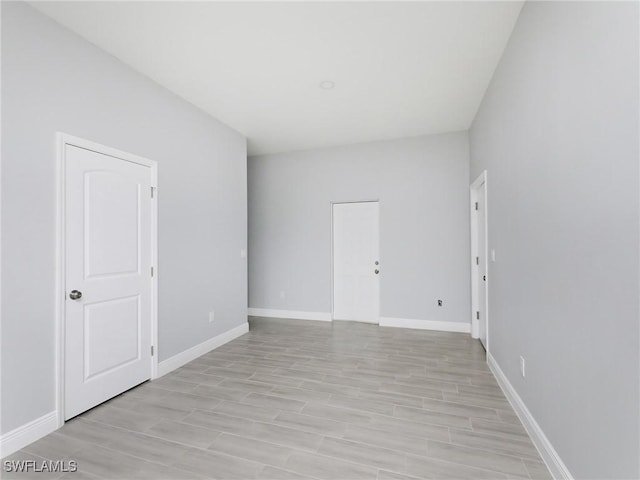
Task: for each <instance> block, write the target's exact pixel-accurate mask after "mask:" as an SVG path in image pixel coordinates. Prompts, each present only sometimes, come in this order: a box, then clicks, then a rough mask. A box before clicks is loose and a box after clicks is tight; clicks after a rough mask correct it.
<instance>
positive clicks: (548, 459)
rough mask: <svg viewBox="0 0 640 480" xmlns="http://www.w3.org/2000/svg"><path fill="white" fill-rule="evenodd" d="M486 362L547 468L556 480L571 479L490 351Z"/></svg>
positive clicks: (567, 470)
mask: <svg viewBox="0 0 640 480" xmlns="http://www.w3.org/2000/svg"><path fill="white" fill-rule="evenodd" d="M487 363H488V364H489V368H490V369H491V371H492V372H493V375H494V376H495V377H496V380H497V381H498V385H500V388H502V391H503V392H504V394H505V396H506V397H507V400H509V403H510V404H511V406H512V407H513V409H514V410H515V412H516V414H517V415H518V418H519V419H520V421H521V422H522V425H524V428H525V429H526V430H527V433H528V434H529V436H530V437H531V440H532V441H533V444H534V445H535V446H536V448H537V449H538V452H540V456H541V457H542V460H544V463H545V464H546V465H547V468H549V471H550V472H551V475H552V476H553V478H555V479H556V480H573V476H572V475H571V472H569V469H568V468H567V466H566V465H565V464H564V462H563V461H562V459H561V458H560V456H559V455H558V452H556V450H555V448H553V445H551V442H550V441H549V439H548V438H547V436H546V435H545V434H544V432H543V431H542V428H540V425H538V422H536V420H535V418H533V415H531V412H530V411H529V409H528V408H527V406H526V405H525V403H524V402H523V401H522V399H521V398H520V395H518V393H517V392H516V390H515V389H514V388H513V385H511V382H509V380H508V379H507V377H506V375H505V374H504V372H503V371H502V369H501V368H500V366H499V365H498V362H496V360H495V358H493V357H492V356H491V354H490V353H488V354H487Z"/></svg>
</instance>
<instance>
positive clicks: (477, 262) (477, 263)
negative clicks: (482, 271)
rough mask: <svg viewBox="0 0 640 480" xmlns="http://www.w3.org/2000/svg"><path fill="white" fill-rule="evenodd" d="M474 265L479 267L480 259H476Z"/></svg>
mask: <svg viewBox="0 0 640 480" xmlns="http://www.w3.org/2000/svg"><path fill="white" fill-rule="evenodd" d="M476 265H480V257H476Z"/></svg>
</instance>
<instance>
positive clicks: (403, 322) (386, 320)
mask: <svg viewBox="0 0 640 480" xmlns="http://www.w3.org/2000/svg"><path fill="white" fill-rule="evenodd" d="M380 326H381V327H397V328H414V329H418V330H439V331H441V332H463V333H469V332H471V325H470V324H468V323H466V322H443V321H439V320H418V319H415V318H393V317H380Z"/></svg>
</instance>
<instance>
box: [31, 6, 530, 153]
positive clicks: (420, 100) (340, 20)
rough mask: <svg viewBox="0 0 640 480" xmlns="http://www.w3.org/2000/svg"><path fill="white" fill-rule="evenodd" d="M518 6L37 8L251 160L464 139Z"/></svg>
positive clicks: (507, 36) (518, 8)
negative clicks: (383, 143)
mask: <svg viewBox="0 0 640 480" xmlns="http://www.w3.org/2000/svg"><path fill="white" fill-rule="evenodd" d="M522 4H523V2H520V1H518V2H504V1H497V2H483V1H476V2H211V1H209V2H134V1H124V2H92V1H80V2H37V3H35V2H34V3H32V5H34V6H35V7H36V8H38V9H39V10H40V11H42V12H43V13H45V14H47V15H49V16H50V17H52V18H54V19H55V20H57V21H58V22H60V23H61V24H63V25H65V26H67V27H68V28H70V29H71V30H73V31H75V32H77V33H78V34H80V35H81V36H83V37H84V38H86V39H87V40H89V41H90V42H92V43H94V44H95V45H97V46H99V47H101V48H102V49H104V50H106V51H107V52H109V53H111V54H112V55H114V56H116V57H117V58H119V59H120V60H122V61H123V62H125V63H127V64H128V65H130V66H131V67H133V68H134V69H135V70H137V71H139V72H141V73H143V74H145V75H147V76H148V77H150V78H152V79H153V80H155V81H156V82H158V83H159V84H161V85H163V86H165V87H166V88H168V89H169V90H172V91H173V92H175V93H176V94H178V95H180V96H181V97H183V98H184V99H186V100H188V101H189V102H191V103H193V104H194V105H197V106H198V107H200V108H201V109H203V110H205V111H206V112H208V113H210V114H211V115H213V116H215V117H216V118H218V119H219V120H221V121H223V122H225V123H226V124H228V125H230V126H231V127H233V128H235V129H236V130H239V131H240V132H242V133H243V134H245V135H246V136H247V137H248V139H249V153H250V154H252V155H255V154H262V153H273V152H282V151H290V150H301V149H309V148H315V147H322V146H329V145H341V144H348V143H357V142H365V141H371V140H381V139H390V138H399V137H406V136H414V135H422V134H429V133H441V132H449V131H456V130H464V129H467V128H468V127H469V125H470V124H471V121H472V120H473V117H474V115H475V113H476V111H477V109H478V106H479V104H480V101H481V100H482V97H483V95H484V92H485V90H486V88H487V85H488V84H489V80H490V79H491V75H492V74H493V71H494V69H495V67H496V65H497V63H498V60H499V59H500V56H501V55H502V52H503V50H504V47H505V45H506V43H507V40H508V38H509V35H510V34H511V31H512V29H513V26H514V24H515V21H516V19H517V17H518V14H519V13H520V9H521V7H522ZM325 80H331V81H333V82H335V88H333V89H331V90H324V89H321V88H320V87H319V84H320V83H321V82H322V81H325Z"/></svg>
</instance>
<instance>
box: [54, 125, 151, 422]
mask: <svg viewBox="0 0 640 480" xmlns="http://www.w3.org/2000/svg"><path fill="white" fill-rule="evenodd" d="M67 145H73V146H75V147H79V148H83V149H85V150H91V151H93V152H96V153H100V154H103V155H109V156H111V157H115V158H117V159H120V160H124V161H127V162H132V163H137V164H139V165H144V166H145V167H149V169H150V173H151V188H152V189H153V201H152V202H151V265H152V266H153V269H154V272H153V276H152V277H151V345H152V348H153V349H154V354H153V355H152V356H151V378H152V379H154V378H157V376H158V347H157V345H158V202H157V198H158V195H157V192H158V188H157V187H158V164H157V163H156V162H155V161H153V160H149V159H146V158H143V157H139V156H137V155H133V154H131V153H127V152H123V151H121V150H117V149H115V148H111V147H107V146H105V145H100V144H99V143H95V142H92V141H89V140H85V139H82V138H78V137H74V136H72V135H68V134H66V133H62V132H58V133H57V176H58V178H57V199H56V328H55V337H56V365H55V388H56V411H57V414H58V427H61V426H62V425H64V391H65V389H64V378H65V377H64V375H65V372H64V360H65V345H64V339H65V318H66V293H65V292H66V286H65V271H66V268H65V265H66V252H65V242H66V238H65V231H66V218H65V212H66V204H65V198H66V180H65V179H66V154H65V152H66V148H65V147H66V146H67ZM150 195H151V192H150Z"/></svg>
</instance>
